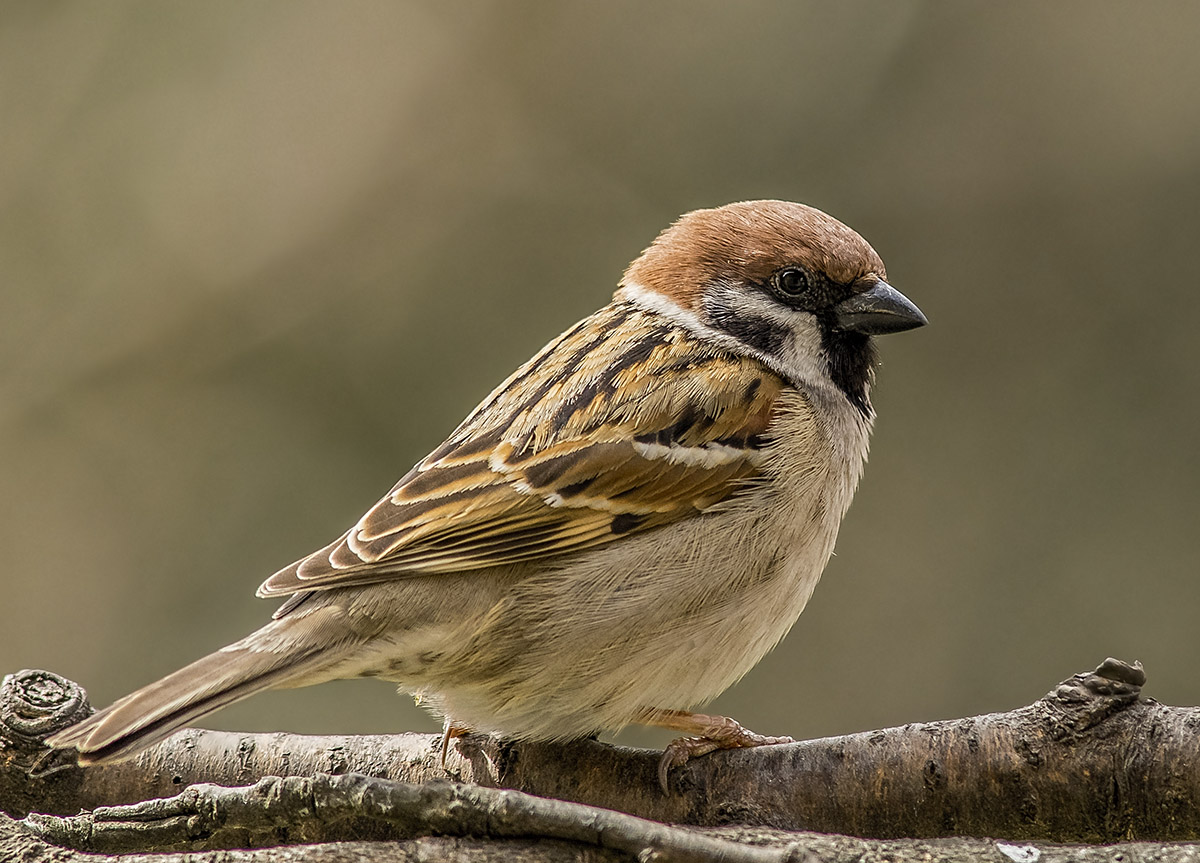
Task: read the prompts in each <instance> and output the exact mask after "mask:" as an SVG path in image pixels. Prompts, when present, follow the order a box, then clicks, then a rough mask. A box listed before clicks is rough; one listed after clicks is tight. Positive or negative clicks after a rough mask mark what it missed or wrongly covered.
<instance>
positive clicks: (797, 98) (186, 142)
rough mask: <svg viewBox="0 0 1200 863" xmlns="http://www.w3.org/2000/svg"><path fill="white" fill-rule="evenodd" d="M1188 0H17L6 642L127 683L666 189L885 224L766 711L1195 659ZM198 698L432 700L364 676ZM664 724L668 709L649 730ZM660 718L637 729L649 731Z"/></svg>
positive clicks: (392, 707) (276, 716)
mask: <svg viewBox="0 0 1200 863" xmlns="http://www.w3.org/2000/svg"><path fill="white" fill-rule="evenodd" d="M1198 29H1200V6H1198V5H1196V4H1193V3H1188V2H1177V3H1169V2H1162V3H1155V4H1151V5H1147V4H1117V3H1095V2H1082V0H1077V2H1062V3H1054V4H1046V3H1042V2H1011V3H1005V4H965V3H948V2H942V3H933V2H912V0H907V2H906V0H894V2H889V3H877V2H840V3H836V4H835V3H807V2H805V3H800V2H798V3H789V4H781V3H775V2H742V3H737V4H733V3H725V2H687V3H683V2H662V3H655V4H645V3H641V2H634V0H609V2H606V3H603V4H595V3H583V2H569V3H559V2H512V0H506V2H469V3H468V2H461V0H443V2H439V3H399V2H387V3H384V2H357V3H339V4H334V3H319V2H282V0H274V2H272V0H267V2H259V3H253V4H244V3H234V2H211V3H205V4H183V3H161V2H111V3H103V4H101V3H87V2H82V3H80V2H56V3H47V2H41V0H38V2H7V3H5V4H4V5H3V7H2V8H0V116H2V117H3V123H2V126H0V266H2V270H3V278H2V279H0V477H2V479H0V482H2V490H3V517H2V518H0V548H2V549H3V554H4V558H5V562H4V565H3V576H0V578H2V582H0V584H2V585H3V591H2V599H0V673H3V672H11V671H16V670H18V669H21V668H25V667H33V668H46V669H50V670H53V671H56V672H59V673H62V674H65V675H67V676H69V677H71V678H73V679H75V680H77V681H79V682H81V683H82V684H83V685H84V686H85V687H87V689H88V690H89V692H90V694H91V696H92V699H93V701H94V702H95V703H97V704H98V705H103V704H107V703H108V702H110V701H111V700H113V699H115V698H116V697H118V696H120V695H123V694H125V693H126V692H128V691H130V690H132V689H134V688H135V687H137V686H140V685H142V684H144V683H147V682H149V681H151V680H152V679H155V678H157V677H158V676H160V675H162V674H164V673H166V672H169V671H172V670H174V669H175V668H177V667H179V666H181V665H183V664H185V663H187V662H189V661H190V660H192V659H194V658H197V657H198V656H200V655H201V654H203V653H206V652H208V651H209V650H212V649H215V648H216V647H219V646H220V645H223V644H226V643H227V642H229V641H232V640H234V639H236V638H239V637H241V636H242V635H244V634H245V633H247V632H249V631H250V630H251V629H252V628H254V627H256V626H258V625H259V624H261V623H262V622H263V621H265V620H266V618H267V617H268V615H269V614H270V612H271V610H272V609H273V607H274V603H266V602H262V601H259V600H256V599H255V598H254V596H253V593H254V589H255V588H256V587H257V585H258V584H259V582H260V581H261V580H262V579H263V578H265V577H266V576H267V575H269V574H270V573H272V572H273V571H274V570H275V569H277V568H278V567H280V566H283V565H284V564H287V563H289V562H291V561H292V560H294V559H295V558H297V557H300V556H301V555H303V554H306V553H307V552H309V551H311V550H313V549H315V548H317V547H319V546H321V545H323V544H325V543H326V542H328V541H329V540H331V539H333V538H334V537H335V536H337V535H338V534H340V533H341V532H342V531H343V530H344V529H345V528H346V527H348V526H349V525H350V524H352V523H353V522H354V521H355V519H357V517H358V516H359V515H360V513H361V512H362V511H364V510H365V509H366V508H367V507H368V506H369V505H370V504H372V503H373V502H374V501H375V500H376V499H377V498H378V497H379V496H380V495H381V494H383V493H384V492H385V491H387V489H388V488H389V487H390V486H391V485H392V483H393V482H394V481H395V480H396V479H397V478H398V477H399V476H400V475H401V474H402V473H404V472H405V470H406V469H407V468H408V467H409V466H410V465H411V464H412V463H413V462H415V461H417V460H418V459H419V458H421V457H422V456H423V455H424V454H425V453H426V452H428V451H429V450H430V449H431V448H433V447H434V446H436V445H437V444H438V443H439V442H440V441H441V439H442V437H443V436H444V435H445V434H446V433H447V432H448V431H450V429H451V428H453V427H454V426H455V425H456V424H457V422H458V421H459V420H460V419H461V418H462V417H463V416H464V415H465V414H466V412H467V411H468V410H469V409H470V408H472V407H473V406H474V405H475V404H476V402H477V401H478V400H479V399H480V398H482V396H483V395H485V394H486V393H487V392H488V391H489V390H490V389H491V388H492V386H493V385H495V384H496V383H497V382H499V381H500V380H501V379H502V378H503V377H504V376H505V375H507V374H508V372H509V371H511V370H512V369H513V368H514V367H515V366H516V365H517V364H519V363H520V362H522V361H523V360H525V359H526V358H527V357H528V356H530V355H531V354H532V353H533V352H534V351H535V350H537V349H538V348H540V347H541V346H542V345H543V344H544V343H545V342H546V341H548V340H549V339H550V338H551V337H553V336H554V335H556V334H557V333H559V332H560V331H561V330H563V329H564V328H566V327H567V326H568V325H569V324H571V323H573V322H574V321H576V320H577V319H579V318H581V317H583V316H584V315H586V314H588V313H590V312H591V311H592V310H594V309H595V308H597V307H598V306H600V305H602V304H603V303H604V302H606V301H607V298H608V296H609V295H610V293H611V291H612V290H613V289H614V287H615V285H616V282H617V279H618V277H619V276H620V273H621V271H622V269H623V267H624V266H625V264H626V263H627V262H628V261H629V260H630V259H632V258H633V257H634V256H636V255H637V254H638V252H639V251H640V250H641V249H642V248H643V247H644V246H646V245H647V244H648V243H649V242H650V241H651V240H652V239H653V238H654V236H655V234H656V233H657V232H658V231H659V230H660V229H662V228H663V227H665V226H666V225H667V224H668V223H670V221H671V220H672V219H674V218H675V217H676V216H677V215H678V214H679V213H681V212H684V211H686V210H690V209H693V208H696V207H704V206H713V205H717V204H722V203H726V202H729V201H733V200H740V199H747V198H760V197H776V198H787V199H792V200H797V201H804V202H807V203H810V204H813V205H815V206H818V207H820V208H822V209H824V210H827V211H828V212H830V213H832V214H833V215H835V216H837V217H838V218H840V219H842V220H843V221H845V222H847V223H848V224H850V225H851V226H853V227H854V228H856V229H857V230H858V231H860V232H861V233H862V234H863V235H864V236H866V237H867V239H868V240H869V241H870V242H871V243H872V244H874V246H875V247H876V248H877V249H878V250H879V252H880V253H881V254H882V256H883V258H884V260H885V261H887V265H888V271H889V274H890V276H891V281H892V283H893V284H895V285H896V286H897V287H898V288H900V289H901V290H903V291H904V292H905V293H906V294H907V295H908V296H909V297H911V298H912V299H913V300H914V301H915V302H916V303H918V304H919V305H920V306H921V308H922V309H923V310H924V311H925V312H926V314H927V315H928V316H929V318H930V321H931V325H930V326H929V327H928V328H926V329H924V330H920V331H917V332H913V333H908V334H904V335H900V336H894V337H887V338H886V339H883V340H881V345H880V347H881V356H882V365H881V367H880V369H879V379H878V384H877V387H876V390H875V405H876V408H877V410H878V413H879V420H878V423H877V426H876V434H875V437H874V442H873V445H872V449H871V463H870V465H869V467H868V469H867V472H866V477H865V480H864V482H863V484H862V486H861V488H860V490H859V493H858V497H857V499H856V501H855V504H854V506H853V507H852V509H851V511H850V514H849V516H848V518H847V520H846V522H845V524H844V526H843V529H842V535H841V539H840V542H839V545H838V554H837V556H836V557H835V558H834V559H833V561H832V562H831V563H830V566H829V568H828V569H827V571H826V574H825V579H824V581H823V582H822V584H821V585H820V587H819V588H818V589H817V592H816V595H815V597H814V599H813V601H812V603H811V604H810V606H809V609H808V611H807V612H806V613H805V614H804V616H803V617H802V618H801V621H800V623H799V624H798V625H797V626H796V628H795V629H794V630H793V632H792V634H791V635H790V636H789V637H788V638H787V639H786V640H785V642H784V643H783V644H782V645H781V646H780V647H779V648H778V649H777V650H776V651H775V652H774V653H773V654H772V655H770V656H769V657H768V658H767V659H766V660H764V661H763V662H762V663H761V664H760V665H759V666H758V667H757V668H756V669H755V670H754V671H753V672H751V673H750V674H749V675H748V676H747V677H746V678H745V680H744V681H743V682H742V683H741V684H739V685H738V686H736V687H735V688H733V689H732V690H730V691H729V692H727V693H726V694H725V695H724V696H722V697H721V698H720V699H719V700H718V701H717V702H716V704H715V705H714V707H713V709H714V710H715V711H716V712H722V713H728V714H731V715H733V716H735V717H737V718H738V719H739V720H741V721H742V722H743V723H745V724H746V725H748V726H749V727H751V728H754V729H756V730H758V731H761V732H764V733H768V734H785V733H786V734H792V735H795V736H818V735H827V734H838V733H844V732H851V731H856V730H862V729H871V728H877V727H882V726H886V725H892V724H899V723H905V722H909V721H916V720H930V719H937V718H949V717H958V716H965V715H970V714H976V713H982V712H989V711H998V710H1006V709H1009V708H1012V707H1016V706H1019V705H1022V704H1025V703H1027V702H1029V701H1031V700H1033V699H1036V698H1038V697H1039V696H1041V695H1042V694H1043V693H1044V692H1045V691H1047V690H1048V689H1050V688H1051V687H1052V686H1053V685H1054V684H1055V683H1056V682H1057V681H1059V680H1061V679H1063V678H1065V677H1067V676H1068V675H1070V674H1072V673H1074V672H1077V671H1082V670H1085V669H1089V668H1091V667H1093V666H1095V665H1096V664H1097V663H1099V662H1100V661H1101V660H1103V659H1104V658H1105V657H1106V656H1109V655H1112V656H1116V657H1120V658H1123V659H1126V660H1134V659H1140V660H1142V661H1143V662H1145V663H1146V669H1147V672H1148V674H1149V683H1148V686H1147V689H1146V692H1147V694H1149V695H1152V696H1154V697H1156V698H1158V699H1160V700H1162V701H1165V702H1169V703H1176V704H1190V705H1194V704H1200V674H1197V672H1196V669H1197V668H1198V667H1200V635H1198V634H1197V626H1196V621H1197V615H1198V613H1200V529H1198V528H1200V517H1198V516H1200V482H1198V481H1200V449H1198V448H1197V439H1198V435H1200V429H1198V426H1200V358H1198V356H1197V349H1196V346H1197V336H1196V332H1195V328H1196V326H1197V324H1198V322H1200V289H1198V287H1200V286H1198V284H1197V274H1196V269H1195V267H1196V249H1197V244H1198V240H1200V103H1198V102H1197V100H1196V93H1197V90H1198V88H1200V52H1197V51H1196V49H1195V38H1194V37H1195V34H1196V32H1197V31H1198ZM208 721H209V723H210V724H211V726H213V727H221V728H229V729H240V730H253V729H258V730H268V729H287V730H294V731H304V732H314V731H327V732H367V731H395V730H404V729H425V730H435V729H436V728H438V727H439V725H438V723H437V722H436V721H435V720H433V719H432V718H430V717H428V716H426V715H425V714H423V713H422V712H421V711H420V710H419V709H417V708H415V707H414V706H413V705H412V702H411V700H410V699H407V698H404V697H396V696H395V694H394V693H393V691H392V689H391V687H390V686H388V685H385V684H381V683H379V682H375V681H353V682H346V683H338V684H330V685H326V686H323V687H317V688H315V689H310V690H302V691H296V692H284V693H273V694H267V695H263V696H259V697H257V698H255V699H253V700H251V701H249V702H245V703H243V704H241V705H239V706H236V707H234V708H231V709H228V710H226V711H224V712H222V713H220V714H218V715H216V716H214V717H212V718H211V719H210V720H208ZM664 736H665V735H664ZM619 739H621V740H624V741H630V742H636V743H643V742H645V743H650V744H661V742H662V738H660V737H655V736H652V735H648V734H622V735H621V737H620V738H619Z"/></svg>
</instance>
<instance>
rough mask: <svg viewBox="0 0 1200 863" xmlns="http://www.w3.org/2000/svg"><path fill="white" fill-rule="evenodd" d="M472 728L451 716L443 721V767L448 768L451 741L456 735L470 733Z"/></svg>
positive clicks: (460, 735)
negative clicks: (447, 761)
mask: <svg viewBox="0 0 1200 863" xmlns="http://www.w3.org/2000/svg"><path fill="white" fill-rule="evenodd" d="M470 733H471V729H470V728H469V727H467V726H466V725H458V724H457V723H455V722H454V721H453V720H452V719H450V717H446V719H445V720H444V721H443V722H442V746H441V749H442V769H443V770H445V769H446V755H447V754H448V753H449V752H450V741H451V740H452V739H453V738H455V737H462V736H463V735H464V734H470Z"/></svg>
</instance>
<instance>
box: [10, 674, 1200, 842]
mask: <svg viewBox="0 0 1200 863" xmlns="http://www.w3.org/2000/svg"><path fill="white" fill-rule="evenodd" d="M1144 679H1145V678H1144V674H1143V673H1142V671H1141V668H1140V666H1129V665H1126V664H1124V663H1120V662H1117V661H1115V660H1108V661H1106V662H1105V663H1104V664H1103V665H1101V666H1100V668H1098V669H1097V670H1096V671H1095V672H1092V673H1089V674H1080V675H1076V676H1074V677H1073V678H1071V679H1069V680H1067V681H1065V682H1064V683H1062V684H1060V685H1059V686H1058V687H1056V688H1055V689H1054V690H1053V691H1052V692H1050V693H1049V694H1047V696H1045V697H1044V698H1042V699H1041V700H1039V701H1037V702H1035V703H1034V704H1032V705H1030V706H1028V707H1024V708H1020V709H1018V710H1014V711H1011V712H1008V713H1002V714H992V715H988V716H980V717H974V718H970V719H962V720H954V721H949V722H935V723H919V724H913V725H906V726H904V727H902V728H893V729H886V730H882V731H877V732H871V733H866V734H856V735H848V736H846V737H838V738H829V739H824V740H813V741H805V742H802V743H797V744H792V745H787V746H773V747H765V748H761V749H754V750H739V751H732V752H718V753H713V754H712V755H709V756H705V757H704V758H700V759H697V760H695V761H693V762H691V763H689V764H688V765H687V766H686V767H685V768H684V769H682V770H678V771H676V772H675V773H674V774H673V788H672V793H671V794H669V795H664V794H663V793H662V792H661V791H660V790H659V788H658V783H657V780H656V775H655V771H656V767H657V761H658V753H657V752H647V751H643V750H632V749H626V748H621V747H614V746H608V745H605V744H600V743H597V742H594V741H582V742H578V743H574V744H568V745H547V744H531V743H505V742H501V741H496V740H494V739H490V738H477V737H467V738H463V739H461V740H460V741H458V744H457V746H456V747H453V748H452V752H451V756H450V758H449V760H448V762H447V768H448V771H449V773H447V770H443V769H442V767H441V766H440V764H439V757H438V742H437V739H436V738H435V737H431V736H428V735H414V734H405V735H396V736H364V737H302V736H295V735H286V734H273V735H241V734H229V733H217V732H206V731H193V730H189V731H186V732H182V733H180V734H178V735H176V736H174V737H172V738H170V739H169V740H167V741H165V742H164V743H162V744H160V745H159V746H157V747H155V748H154V749H152V750H150V751H148V752H147V753H145V754H144V755H142V756H141V757H139V758H138V759H136V760H134V761H130V762H126V763H124V764H120V765H115V766H112V767H98V768H89V769H86V770H81V769H79V768H77V767H75V766H73V765H72V764H71V763H69V761H67V760H66V759H65V758H64V757H63V756H62V755H61V754H48V753H47V750H46V749H45V747H44V745H43V744H42V743H41V739H42V738H44V737H46V736H48V735H49V734H51V733H53V731H55V730H57V729H58V728H61V727H64V726H66V725H69V724H71V722H73V721H75V720H76V719H77V718H78V717H79V716H81V715H86V712H87V711H88V710H89V709H90V708H88V707H87V705H86V697H85V696H84V694H83V693H82V690H80V689H79V687H77V686H76V685H75V684H72V683H70V682H69V681H65V680H63V679H62V678H59V677H57V676H55V675H52V674H49V673H47V672H21V673H19V674H16V675H10V676H9V677H7V678H5V681H4V684H3V687H2V689H0V810H4V811H5V812H7V813H9V814H10V815H13V816H17V817H21V816H26V815H28V813H30V812H35V813H42V814H41V815H33V816H30V817H28V818H26V819H25V821H24V822H14V821H11V820H4V821H0V858H3V859H9V858H10V857H13V856H17V854H16V853H14V852H15V851H16V850H17V846H16V845H14V844H12V843H24V845H23V846H22V848H23V850H21V852H20V853H21V854H23V855H25V856H24V857H23V858H22V859H28V860H36V859H43V858H44V859H55V860H66V859H71V858H70V857H69V856H67V857H64V856H54V854H58V855H64V854H68V853H69V852H66V851H63V850H62V848H63V847H73V848H78V849H88V850H96V851H108V852H115V851H133V850H143V851H145V850H151V849H159V850H180V851H184V850H186V851H195V850H197V849H214V848H238V847H242V848H244V847H253V846H269V845H280V844H288V843H294V842H320V843H325V844H321V845H313V846H303V847H293V848H291V849H290V851H291V852H296V853H303V854H304V859H306V860H333V859H348V856H349V855H358V856H356V857H355V859H369V858H364V857H363V856H362V855H364V854H370V853H373V852H372V851H371V849H372V848H375V847H377V846H373V845H371V844H370V842H364V841H363V840H374V841H376V842H377V841H379V840H381V839H387V840H389V844H388V845H387V846H386V847H387V848H389V849H391V852H392V854H393V855H394V856H391V857H389V859H397V856H398V855H401V854H412V855H430V854H432V855H434V856H435V859H440V858H438V857H437V855H441V854H445V855H447V857H453V858H454V859H479V860H490V859H505V860H511V859H518V860H519V859H528V860H556V859H560V858H561V859H595V860H610V859H611V860H625V859H656V860H676V859H678V860H693V859H694V860H717V859H720V860H729V861H735V860H786V859H795V860H799V859H831V860H832V859H841V858H842V857H846V859H850V857H855V859H857V858H858V857H859V856H861V855H862V854H870V855H875V854H885V853H886V854H888V855H892V856H894V857H895V858H896V859H907V858H908V857H909V856H910V855H916V856H913V857H912V859H917V857H918V856H921V855H926V854H929V855H932V857H931V858H925V859H977V857H978V855H979V854H981V853H983V849H984V847H985V846H986V849H987V854H988V856H989V857H991V858H992V859H1002V858H1003V857H1007V858H1008V859H1024V858H1021V854H1026V855H1033V856H1028V858H1027V859H1030V860H1032V859H1034V856H1038V855H1040V856H1041V859H1043V860H1048V859H1067V858H1057V857H1056V855H1058V854H1059V853H1060V852H1061V851H1062V849H1055V848H1054V847H1051V846H1045V845H1043V846H1041V847H1039V848H1034V847H1033V846H1030V850H1028V851H1021V850H1020V848H1019V847H1018V845H1012V844H1010V845H1007V846H1005V847H1004V848H1001V847H1000V846H999V845H997V844H996V843H989V842H986V841H983V840H965V839H961V838H960V839H950V840H939V841H936V842H920V841H913V840H914V839H917V840H919V839H922V838H928V837H938V836H943V837H945V836H958V837H964V836H986V835H992V836H1004V837H1005V838H1006V841H1007V842H1009V843H1018V844H1019V843H1022V842H1027V841H1031V840H1033V841H1040V842H1045V841H1053V842H1064V841H1067V842H1114V841H1119V840H1130V839H1147V840H1151V839H1152V840H1157V841H1180V840H1188V839H1194V838H1198V837H1197V834H1198V833H1200V817H1197V814H1196V813H1197V811H1198V810H1197V803H1198V802H1200V799H1198V798H1200V751H1198V750H1200V746H1198V744H1197V741H1196V736H1195V734H1194V730H1195V728H1196V727H1198V726H1200V710H1197V709H1195V708H1178V707H1165V706H1163V705H1159V704H1158V703H1156V702H1154V701H1153V700H1151V699H1143V698H1140V697H1139V696H1140V689H1141V685H1142V683H1143V682H1144ZM346 774H355V775H346ZM448 775H449V776H450V777H451V778H453V779H458V780H462V781H463V782H467V783H472V784H470V785H462V784H453V783H450V782H448V781H447V776H448ZM279 776H283V777H291V778H287V779H278V778H264V777H279ZM301 777H304V778H301ZM260 780H261V781H260ZM201 783H212V784H201ZM217 786H243V787H235V788H221V787H217ZM502 788H504V789H514V790H513V791H502V790H499V789H502ZM180 791H182V792H183V793H182V794H180V795H179V796H177V797H174V798H173V799H170V800H167V801H161V800H151V798H156V797H172V795H176V794H178V793H179V792H180ZM518 792H526V793H518ZM530 795H537V796H530ZM547 797H549V798H556V799H553V800H546V799H543V798H547ZM143 801H150V802H143ZM562 801H574V802H575V803H579V804H584V805H575V803H571V802H562ZM114 804H138V805H134V806H132V807H128V806H126V807H121V806H119V805H114ZM601 807H602V808H601ZM80 809H85V810H93V811H92V812H91V813H90V814H86V815H83V816H76V817H67V818H61V817H48V816H54V815H58V816H72V815H73V814H74V813H76V812H79V810H80ZM609 810H618V811H609ZM622 813H629V814H622ZM634 816H636V817H634ZM659 822H670V823H674V824H684V825H695V826H696V827H701V828H706V829H705V830H704V831H703V832H701V833H698V832H696V830H694V829H682V828H679V827H667V826H666V825H665V824H663V823H659ZM732 824H736V825H739V827H738V828H737V830H734V831H732V832H731V829H730V828H728V827H721V825H732ZM805 830H808V831H812V830H816V831H822V832H836V833H848V834H855V835H858V836H866V837H874V838H876V839H885V840H886V839H894V838H897V837H908V839H907V840H906V841H901V842H875V843H873V844H872V843H869V842H867V843H865V844H864V840H858V839H853V840H852V839H849V838H847V837H844V836H843V837H822V838H818V837H815V836H812V835H809V834H804V833H798V832H796V831H805ZM781 831H783V832H781ZM981 842H982V843H983V844H982V845H981V844H980V843H981ZM764 843H765V844H764ZM759 846H764V847H759ZM280 850H281V849H278V848H277V849H276V850H275V851H274V852H273V853H274V854H275V855H278V854H279V851H280ZM1093 850H1095V851H1096V852H1097V853H1101V852H1100V849H1093ZM1110 852H1111V853H1110ZM222 853H224V854H226V856H223V857H221V858H220V859H222V860H241V859H247V860H249V859H257V858H255V857H254V856H253V854H254V853H255V852H252V851H246V852H222ZM581 853H586V855H588V856H587V857H585V858H581V857H580V856H579V855H580V854H581ZM997 853H1001V854H1002V858H997V856H996V855H997ZM1089 853H1091V850H1089V849H1075V850H1074V851H1072V852H1071V855H1072V856H1071V857H1070V859H1091V858H1090V857H1088V856H1087V854H1089ZM1115 853H1121V852H1118V851H1117V848H1116V847H1115V846H1114V847H1110V848H1108V849H1105V850H1104V851H1103V855H1104V856H1103V859H1116V858H1114V857H1112V856H1111V854H1115ZM1123 853H1126V854H1127V855H1130V854H1132V855H1141V854H1148V853H1154V854H1166V855H1168V856H1167V857H1162V859H1191V858H1190V857H1188V856H1187V855H1192V854H1196V849H1195V848H1194V847H1192V846H1190V845H1174V846H1169V847H1162V846H1127V847H1125V851H1124V852H1123ZM230 854H234V855H238V856H228V855H230ZM39 855H41V856H39ZM244 855H250V856H244ZM309 855H319V856H309ZM330 855H332V856H330ZM338 855H347V856H338ZM521 855H524V856H521ZM564 855H565V856H564ZM654 855H657V856H654ZM856 855H857V856H856ZM1014 855H1016V856H1014ZM1079 855H1084V856H1079ZM1178 855H1183V856H1178ZM156 859H161V858H156ZM181 859H183V858H181ZM186 859H189V860H192V859H203V858H201V857H188V858H186ZM271 859H279V858H278V856H275V857H272V858H271ZM399 859H404V858H403V857H402V856H400V857H399ZM414 859H416V857H415V856H414ZM422 859H429V858H428V857H424V858H422ZM1096 859H1101V858H1096ZM1126 859H1128V856H1127V857H1126Z"/></svg>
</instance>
